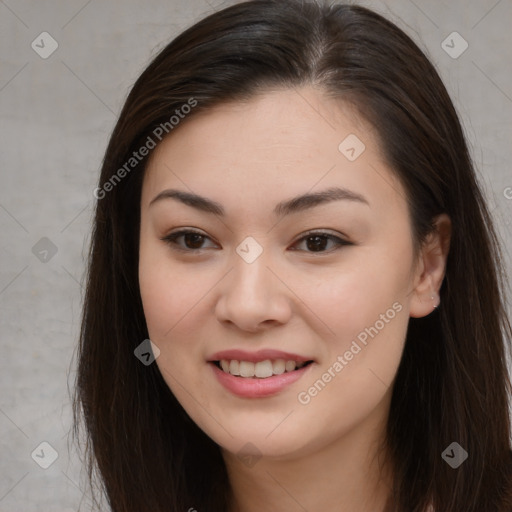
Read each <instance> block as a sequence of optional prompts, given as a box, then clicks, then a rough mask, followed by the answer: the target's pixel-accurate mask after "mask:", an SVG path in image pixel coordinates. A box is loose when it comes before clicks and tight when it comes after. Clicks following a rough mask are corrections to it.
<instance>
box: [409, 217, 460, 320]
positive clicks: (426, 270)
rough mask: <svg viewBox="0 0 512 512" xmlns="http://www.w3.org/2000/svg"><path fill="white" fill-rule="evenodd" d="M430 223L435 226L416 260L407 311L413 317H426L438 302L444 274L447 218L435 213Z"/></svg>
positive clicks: (449, 222)
mask: <svg viewBox="0 0 512 512" xmlns="http://www.w3.org/2000/svg"><path fill="white" fill-rule="evenodd" d="M434 225H435V229H434V230H433V231H432V232H431V233H430V234H429V235H428V237H427V239H426V240H425V242H424V244H423V246H422V248H421V250H420V254H419V256H418V261H417V263H416V269H415V272H414V282H413V290H412V298H411V302H410V310H409V314H410V316H411V317H413V318H421V317H424V316H427V315H428V314H430V313H432V311H433V310H434V309H435V307H437V306H438V305H439V303H440V296H439V290H440V289H441V285H442V283H443V279H444V276H445V271H446V260H447V257H448V251H449V250H450V238H451V229H452V226H451V220H450V217H448V215H446V214H445V213H443V214H441V215H438V216H437V217H436V219H435V223H434ZM432 297H433V298H432Z"/></svg>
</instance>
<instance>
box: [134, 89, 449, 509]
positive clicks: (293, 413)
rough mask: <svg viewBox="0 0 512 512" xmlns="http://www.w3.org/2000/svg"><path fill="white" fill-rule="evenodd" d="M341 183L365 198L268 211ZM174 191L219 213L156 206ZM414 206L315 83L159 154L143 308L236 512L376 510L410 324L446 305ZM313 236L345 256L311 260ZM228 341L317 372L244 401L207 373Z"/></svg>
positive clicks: (360, 132)
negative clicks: (171, 237)
mask: <svg viewBox="0 0 512 512" xmlns="http://www.w3.org/2000/svg"><path fill="white" fill-rule="evenodd" d="M349 134H356V135H357V137H358V138H359V139H360V140H361V141H363V142H364V144H365V146H366V149H365V150H364V152H363V153H362V154H361V155H360V156H359V157H358V158H356V160H354V161H349V160H348V159H347V158H346V157H345V155H344V154H342V153H341V152H340V151H339V150H338V146H339V144H340V142H341V141H343V140H344V139H345V137H347V135H349ZM336 186H337V187H344V188H347V189H350V190H351V191H354V192H357V193H358V194H360V195H362V196H364V198H365V199H366V200H367V202H368V203H369V204H368V205H367V204H364V203H360V202H356V201H349V200H338V201H333V202H329V203H326V204H322V205H317V206H315V207H314V208H311V209H307V210H304V211H302V212H297V213H293V214H290V215H288V216H285V217H282V218H277V217H275V216H274V214H273V211H272V210H273V209H274V207H275V205H276V204H277V203H279V202H281V201H284V200H287V199H290V198H292V197H294V196H297V195H300V194H304V193H307V192H317V191H320V190H324V189H327V188H330V187H336ZM171 188H172V189H179V190H182V191H185V192H193V193H195V194H199V195H201V196H205V197H207V198H210V199H212V200H214V201H216V202H218V203H220V204H221V205H222V206H223V207H224V209H225V211H226V214H225V216H224V217H221V216H219V215H212V214H209V213H206V212H201V211H199V210H196V209H195V208H193V207H191V206H189V205H186V204H183V203H181V202H179V201H177V200H175V199H170V198H167V199H162V200H158V201H155V202H154V203H153V204H151V205H150V202H151V201H152V199H153V198H155V196H157V195H158V194H159V193H160V192H162V191H163V190H165V189H171ZM405 197H406V195H405V191H404V189H403V187H402V186H401V184H400V183H399V181H398V180H397V179H396V178H395V175H394V173H393V172H392V170H391V169H390V168H389V167H388V166H387V164H386V163H385V161H384V159H383V157H382V154H381V151H380V148H379V141H378V138H377V135H376V133H375V132H374V130H373V129H372V127H371V126H370V125H368V124H367V123H365V122H364V121H363V120H362V119H360V118H359V117H358V116H357V115H356V113H355V112H354V110H353V109H351V108H350V107H349V105H346V104H343V103H341V102H339V101H338V102H335V101H334V100H332V99H328V98H327V97H326V95H325V94H324V93H323V92H322V91H321V90H318V89H315V88H313V87H304V88H301V89H297V90H291V89H286V90H273V91H266V92H264V93H261V94H259V95H258V96H255V97H253V98H252V99H251V100H249V101H246V102H243V103H242V102H236V103H229V104H223V105H221V106H218V107H215V108H214V109H211V110H208V111H207V112H205V113H201V114H196V115H194V116H192V117H191V118H190V119H186V120H184V121H182V123H181V124H180V125H179V127H178V128H177V129H175V130H174V131H173V132H172V133H171V135H170V136H168V137H167V138H166V139H164V141H163V142H162V143H161V144H160V145H159V146H158V147H157V148H156V149H155V150H154V152H153V154H152V156H151V159H150V162H149V165H148V167H147V170H146V175H145V178H144V183H143V190H142V198H141V229H140V263H139V281H140V290H141V297H142V301H143V306H144V313H145V317H146V321H147V325H148V330H149V335H150V338H151V340H152V341H153V343H155V345H157V346H158V348H159V349H160V351H161V352H160V355H159V357H158V358H157V360H156V363H157V365H158V367H159V369H160V371H161V373H162V375H163V377H164V379H165V381H166V382H167V384H168V385H169V387H170V389H171V390H172V391H173V393H174V394H175V395H176V397H177V399H178V400H179V401H180V403H181V404H182V405H183V407H184V408H185V410H186V411H187V412H188V414H189V415H190V417H191V418H192V419H193V420H194V421H195V422H196V423H197V424H198V425H199V426H200V428H202V429H203V430H204V431H205V432H206V433H207V434H208V436H210V437H211V438H212V439H213V440H214V441H215V442H216V443H218V444H219V445H220V446H221V448H222V452H223V456H224V459H225V461H226V465H227V468H228V473H229V475H230V481H231V487H232V492H233V506H232V509H231V512H234V511H239V512H253V511H254V512H255V511H260V510H272V511H274V512H281V511H282V512H284V511H286V512H290V511H292V512H293V511H303V510H304V509H307V510H308V511H310V512H314V511H323V510H337V511H341V512H345V511H347V512H348V511H353V510H358V511H363V512H364V511H368V512H370V511H371V512H375V511H382V510H384V508H385V504H386V502H387V500H388V498H389V486H390V481H391V480H390V479H391V477H392V467H391V466H390V464H388V463H387V462H386V461H387V457H386V451H385V449H382V450H380V451H379V447H381V446H383V441H384V431H385V425H386V421H387V417H388V412H389V405H390V398H391V391H392V383H393V380H394V378H395V375H396V371H397V368H398V364H399V362H400V357H401V354H402V350H403V346H404V340H405V335H406V330H407V324H408V319H409V317H422V316H425V315H428V314H430V313H431V312H432V311H433V309H434V306H435V305H437V304H438V303H439V295H438V292H439V289H440V287H441V283H442V280H443V277H444V272H445V264H446V256H447V253H448V248H449V235H450V221H449V218H448V217H447V216H446V215H441V216H440V217H438V219H437V230H436V231H435V232H434V233H433V234H432V236H430V237H429V239H428V240H427V242H426V244H425V245H424V247H423V248H422V250H421V251H420V254H419V255H418V257H417V258H416V259H415V258H414V257H413V240H412V231H411V225H410V218H409V213H408V208H407V202H406V200H405ZM183 227H187V228H194V229H196V230H198V231H200V232H202V233H203V234H204V235H205V236H206V238H204V239H200V241H199V242H197V241H195V240H194V239H193V238H192V240H190V238H188V239H186V238H184V237H181V238H179V239H177V240H176V244H178V246H179V247H182V248H184V249H186V248H187V247H189V252H180V251H179V250H177V249H176V245H172V244H171V243H169V242H166V241H163V240H161V238H162V237H164V236H166V235H168V234H169V233H170V232H172V231H177V230H178V229H177V228H183ZM312 229H314V230H323V231H326V230H328V231H329V232H330V233H331V234H333V235H335V236H338V237H339V238H341V239H343V240H346V241H349V242H351V244H352V245H341V246H338V247H337V246H336V243H335V242H333V241H329V240H328V239H323V240H324V243H325V244H326V245H325V246H323V247H322V248H321V249H319V250H317V251H315V249H316V248H317V246H315V245H314V243H313V244H312V243H308V242H307V240H305V239H303V238H302V236H303V234H304V232H306V231H308V230H312ZM247 236H251V237H253V238H254V239H255V240H256V241H257V242H258V243H259V244H260V246H261V247H262V248H263V252H262V254H261V255H260V256H259V257H258V258H257V259H256V260H255V261H253V262H252V263H247V262H246V261H245V260H244V259H242V258H241V257H240V256H239V255H238V254H237V252H236V248H237V246H238V245H239V244H240V243H241V242H242V241H243V240H244V239H245V238H246V237H247ZM187 240H188V242H187ZM201 240H202V241H201ZM194 243H195V244H196V245H194ZM187 244H188V245H187ZM190 247H191V248H190ZM196 247H201V249H199V250H198V249H195V248H196ZM321 251H323V252H321ZM432 297H433V298H432ZM395 303H399V305H400V306H401V308H400V312H397V313H396V315H394V318H393V319H391V320H389V321H388V322H386V323H385V327H384V328H382V329H380V330H379V332H378V334H377V335H375V336H374V337H373V338H369V340H368V343H367V345H366V346H362V350H361V351H360V352H358V353H357V355H355V356H354V357H353V358H352V359H351V360H350V361H348V362H347V364H346V366H344V367H343V369H342V371H340V372H338V373H336V376H335V377H334V378H332V379H331V381H330V382H329V383H328V384H327V385H326V386H325V387H324V388H323V389H322V390H321V391H320V392H318V393H317V394H316V396H314V397H311V399H310V401H309V402H308V403H307V404H303V403H300V402H299V400H298V394H299V393H301V392H304V391H306V392H307V390H308V389H309V388H310V387H311V386H312V385H313V384H314V382H315V381H317V380H318V379H321V377H322V374H324V373H325V372H326V371H328V369H329V368H330V367H331V368H332V366H333V363H334V362H335V361H336V360H337V357H338V356H339V355H343V354H344V353H345V352H346V351H347V350H348V349H349V348H350V346H351V343H352V342H353V341H354V340H356V339H357V335H358V334H359V333H361V332H362V331H364V329H365V328H368V327H370V326H374V325H375V324H376V321H377V320H379V318H381V317H380V315H381V314H384V313H385V312H386V311H387V310H389V309H390V308H392V305H393V304H395ZM233 348H239V349H245V350H249V351H256V350H259V349H263V348H275V349H279V350H283V351H288V352H293V353H297V354H301V355H304V356H307V357H308V358H310V359H314V361H315V362H314V363H313V365H312V367H311V368H310V369H309V370H308V372H307V374H305V375H304V376H303V377H301V379H299V380H298V381H297V382H295V383H293V384H292V385H290V386H288V387H287V388H286V389H285V390H284V391H282V392H280V393H279V394H278V395H276V396H272V397H268V398H256V399H255V398H240V397H236V396H234V395H232V394H231V393H229V392H228V391H226V389H225V388H224V387H222V386H221V385H220V384H219V383H218V381H217V379H216V378H215V376H214V374H213V372H212V369H211V367H210V366H209V364H208V363H207V360H208V358H209V356H211V355H212V354H213V353H214V352H217V351H220V350H227V349H233ZM249 442H250V443H252V445H254V446H255V447H256V448H257V451H258V457H259V458H258V459H257V461H256V463H255V464H250V465H248V464H246V463H244V461H242V460H241V459H240V458H239V457H237V454H238V453H239V452H240V450H241V449H242V448H243V447H244V446H245V445H246V444H247V443H249Z"/></svg>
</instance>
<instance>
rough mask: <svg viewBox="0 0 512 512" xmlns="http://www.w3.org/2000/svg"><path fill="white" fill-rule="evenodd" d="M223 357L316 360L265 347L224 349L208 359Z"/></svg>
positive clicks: (257, 360) (245, 359)
mask: <svg viewBox="0 0 512 512" xmlns="http://www.w3.org/2000/svg"><path fill="white" fill-rule="evenodd" d="M222 359H225V360H228V361H232V360H236V361H249V362H252V363H258V362H261V361H265V360H267V359H270V360H271V361H275V360H276V359H284V360H285V361H296V362H297V363H306V362H307V361H314V359H313V358H312V357H305V356H300V355H298V354H293V353H291V352H282V351H281V350H274V349H264V350H258V351H256V352H248V351H246V350H237V349H233V350H222V351H221V352H216V353H215V354H213V355H212V356H211V357H209V358H208V361H211V362H214V361H221V360H222Z"/></svg>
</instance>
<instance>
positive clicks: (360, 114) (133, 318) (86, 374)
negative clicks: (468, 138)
mask: <svg viewBox="0 0 512 512" xmlns="http://www.w3.org/2000/svg"><path fill="white" fill-rule="evenodd" d="M95 196H96V198H97V199H98V202H97V208H96V217H95V222H94V232H93V239H92V247H91V253H90V262H89V274H88V281H87V292H86V297H85V304H84V313H83V324H82V332H81V340H80V359H79V369H78V380H77V387H76V409H75V413H76V426H77V428H78V426H79V422H80V420H81V414H83V420H84V424H85V427H86V434H87V436H88V440H89V443H88V455H89V459H88V462H89V466H88V467H89V469H90V473H91V474H93V473H95V471H96V472H97V476H99V477H100V479H101V482H102V485H103V488H104V490H105V493H106V496H107V498H108V501H109V504H110V506H111V509H112V510H113V511H116V512H120V511H122V512H128V511H145V510H148V511H152V512H156V511H164V510H166V511H168V510H173V511H181V510H189V511H193V510H197V511H198V512H202V511H212V512H220V511H227V512H251V511H255V510H258V511H259V510H272V511H287V512H289V511H295V510H297V511H301V510H309V511H319V510H336V511H340V512H345V511H354V510H357V511H380V512H382V511H386V512H388V511H397V512H413V511H414V512H425V511H433V510H435V511H436V512H460V511H462V510H464V511H475V512H476V511H478V512H481V511H505V510H511V509H512V505H511V504H512V499H511V493H510V485H509V481H510V424H509V416H508V399H509V379H508V374H507V367H506V362H505V355H506V340H507V338H508V340H510V338H511V328H510V323H509V321H508V319H507V317H506V313H505V308H504V300H505V298H504V292H503V285H504V280H503V270H502V263H501V260H500V253H499V246H498V242H497V239H496V235H495V232H494V229H493V226H492V221H491V217H490V215H489V212H488V209H487V207H486V205H485V203H484V200H483V197H482V193H481V191H480V188H479V186H478V183H477V180H476V178H475V173H474V171H473V168H472V163H471V161H470V157H469V154H468V149H467V146H466V142H465V140H464V136H463V133H462V130H461V126H460V123H459V120H458V118H457V114H456V112H455V110H454V107H453V105H452V102H451V100H450V98H449V96H448V94H447V92H446V89H445V87H444V86H443V84H442V82H441V80H440V78H439V76H438V74H437V72H436V71H435V69H434V68H433V66H432V65H431V64H430V63H429V61H428V60H427V58H426V57H425V56H424V55H423V53H422V52H421V51H420V50H419V49H418V47H417V46H416V45H415V44H414V43H413V42H412V41H411V40H410V38H409V37H408V36H406V35H405V34H404V33H403V32H402V31H401V30H399V29H398V28H397V27H396V26H394V25H393V24H391V23H390V22H388V21H386V20H385V19H383V18H382V17H381V16H379V15H377V14H375V13H373V12H372V11H369V10H367V9H365V8H362V7H357V6H349V5H342V4H339V5H333V6H321V5H318V4H314V3H307V2H299V1H292V0H286V1H271V0H255V1H249V2H243V3H239V4H238V5H235V6H232V7H230V8H227V9H224V10H222V11H220V12H217V13H215V14H213V15H211V16H209V17H207V18H205V19H203V20H202V21H200V22H199V23H197V24H196V25H194V26H193V27H191V28H189V29H188V30H186V31H185V32H184V33H183V34H181V35H180V36H178V37H177V38H176V39H175V40H174V41H172V42H171V43H170V44H169V45H168V46H167V47H166V48H164V49H163V50H162V51H161V52H160V54H159V55H158V56H157V57H156V58H155V59H154V61H153V62H152V63H151V64H150V65H149V66H148V68H147V69H146V70H145V71H144V72H143V74H142V75H141V76H140V78H139V79H138V80H137V82H136V84H135V85H134V87H133V89H132V91H131V93H130V95H129V97H128V99H127V101H126V103H125V105H124V108H123V110H122V112H121V115H120V118H119V121H118V123H117V125H116V127H115V130H114V133H113V135H112V138H111V140H110V144H109V146H108V149H107V152H106V155H105V160H104V165H103V169H102V173H101V177H100V183H99V186H98V188H97V189H96V190H95ZM149 340H151V341H149Z"/></svg>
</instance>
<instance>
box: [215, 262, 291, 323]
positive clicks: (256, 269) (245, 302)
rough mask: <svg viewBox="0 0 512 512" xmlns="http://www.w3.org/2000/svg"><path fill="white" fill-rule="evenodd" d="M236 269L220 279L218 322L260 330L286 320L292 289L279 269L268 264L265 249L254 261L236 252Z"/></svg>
mask: <svg viewBox="0 0 512 512" xmlns="http://www.w3.org/2000/svg"><path fill="white" fill-rule="evenodd" d="M233 261H234V268H233V269H232V270H231V272H229V274H228V275H227V276H226V278H225V279H223V280H222V282H221V285H220V286H221V288H220V296H219V299H218V301H217V304H216V309H215V311H216V315H217V318H218V320H219V322H222V323H225V324H229V325H231V326H233V325H235V326H237V327H238V328H239V329H241V330H244V331H248V332H258V331H260V330H264V329H267V328H269V327H271V326H278V325H283V324H285V323H287V322H288V321H289V319H290V317H291V312H292V305H291V295H292V294H291V292H290V290H289V288H288V287H287V286H286V285H285V284H284V283H283V280H282V279H280V277H279V274H278V272H276V270H275V269H272V268H271V266H269V265H268V263H269V262H268V261H267V258H266V257H265V252H263V254H262V255H261V256H259V258H257V259H256V260H255V261H253V262H252V263H247V262H246V261H244V260H243V259H242V258H240V257H239V256H238V255H237V254H235V255H234V260H233Z"/></svg>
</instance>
